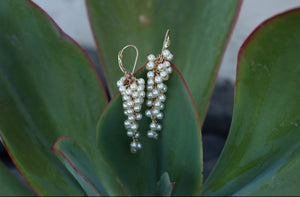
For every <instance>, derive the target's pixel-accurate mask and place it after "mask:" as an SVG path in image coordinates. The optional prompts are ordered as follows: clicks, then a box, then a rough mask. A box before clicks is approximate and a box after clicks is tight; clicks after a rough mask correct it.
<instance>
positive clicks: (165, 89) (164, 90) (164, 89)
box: [162, 85, 168, 93]
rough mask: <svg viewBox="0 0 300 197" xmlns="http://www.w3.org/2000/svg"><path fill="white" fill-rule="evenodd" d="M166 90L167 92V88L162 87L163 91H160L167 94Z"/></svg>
mask: <svg viewBox="0 0 300 197" xmlns="http://www.w3.org/2000/svg"><path fill="white" fill-rule="evenodd" d="M167 90H168V88H167V86H166V85H165V86H164V87H163V89H162V92H163V93H165V92H167Z"/></svg>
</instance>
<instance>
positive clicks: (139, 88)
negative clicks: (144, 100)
mask: <svg viewBox="0 0 300 197" xmlns="http://www.w3.org/2000/svg"><path fill="white" fill-rule="evenodd" d="M144 89H145V85H144V84H141V85H139V86H138V87H137V91H139V92H140V91H143V90H144Z"/></svg>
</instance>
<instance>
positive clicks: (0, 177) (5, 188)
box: [0, 161, 36, 196]
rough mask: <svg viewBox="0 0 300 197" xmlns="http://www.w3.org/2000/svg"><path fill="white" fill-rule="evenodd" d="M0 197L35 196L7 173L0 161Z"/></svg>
mask: <svg viewBox="0 0 300 197" xmlns="http://www.w3.org/2000/svg"><path fill="white" fill-rule="evenodd" d="M0 185H1V189H0V196H36V194H35V193H34V192H33V191H32V190H31V189H29V188H28V187H27V186H26V185H24V183H22V182H21V181H19V180H18V179H17V178H16V177H15V176H14V175H12V174H11V172H9V170H8V168H7V167H6V166H5V165H4V164H3V163H2V162H1V161H0Z"/></svg>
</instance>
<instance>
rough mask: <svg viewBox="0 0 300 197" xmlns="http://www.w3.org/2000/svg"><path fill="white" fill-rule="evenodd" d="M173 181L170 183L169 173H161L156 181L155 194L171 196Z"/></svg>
mask: <svg viewBox="0 0 300 197" xmlns="http://www.w3.org/2000/svg"><path fill="white" fill-rule="evenodd" d="M174 184H175V183H171V181H170V177H169V174H168V173H167V172H164V173H163V174H162V175H161V178H160V180H159V182H158V183H157V190H156V195H157V196H171V194H172V190H173V187H174Z"/></svg>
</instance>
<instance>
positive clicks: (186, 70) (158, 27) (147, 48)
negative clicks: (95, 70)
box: [87, 0, 240, 122]
mask: <svg viewBox="0 0 300 197" xmlns="http://www.w3.org/2000/svg"><path fill="white" fill-rule="evenodd" d="M87 6H88V11H89V16H90V20H91V25H92V28H93V30H94V35H95V38H96V42H97V45H98V49H99V52H100V56H101V60H102V61H101V63H102V66H103V67H104V70H105V72H106V78H107V82H108V87H109V90H110V93H111V95H114V94H115V93H116V92H117V91H118V89H117V87H116V85H115V83H116V81H117V80H118V79H119V76H120V75H121V71H120V69H119V67H118V62H117V54H118V51H119V50H121V49H122V48H123V47H124V46H125V45H128V44H134V45H136V46H137V47H138V49H139V51H140V58H139V61H138V65H141V64H142V63H144V62H145V60H146V55H147V53H153V54H155V55H157V54H159V53H160V52H161V51H160V50H161V48H162V43H163V38H164V35H165V32H166V30H167V29H170V31H171V32H170V39H171V45H170V51H171V52H172V53H173V54H174V62H173V63H174V64H175V65H179V67H178V68H179V70H180V71H181V72H182V74H183V76H184V78H185V79H186V82H187V84H188V86H189V88H190V90H191V92H192V95H193V98H194V99H195V101H196V105H197V109H198V112H199V114H200V120H201V122H202V121H203V119H204V116H205V113H206V109H207V105H208V102H209V98H210V95H211V93H212V89H213V85H214V81H215V78H216V75H217V71H218V67H219V64H220V61H221V57H222V54H223V51H224V48H225V45H226V42H227V40H228V37H229V34H230V31H231V28H232V27H233V24H234V21H235V19H236V17H237V13H238V10H239V6H240V1H238V0H226V1H219V0H210V1H200V0H189V1H186V0H176V1H174V0H147V1H140V0H131V1H130V2H124V1H123V0H114V1H110V0H102V1H98V0H88V1H87ZM134 55H135V54H133V53H132V55H126V56H127V57H128V59H130V60H133V59H134ZM124 61H125V60H124Z"/></svg>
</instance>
